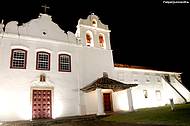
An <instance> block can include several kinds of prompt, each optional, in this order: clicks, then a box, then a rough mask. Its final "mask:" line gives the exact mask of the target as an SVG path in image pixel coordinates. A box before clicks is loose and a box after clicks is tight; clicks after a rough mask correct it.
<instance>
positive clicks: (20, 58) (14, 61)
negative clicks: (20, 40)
mask: <svg viewBox="0 0 190 126" xmlns="http://www.w3.org/2000/svg"><path fill="white" fill-rule="evenodd" d="M26 59H27V51H26V50H24V49H12V51H11V63H10V68H14V69H26Z"/></svg>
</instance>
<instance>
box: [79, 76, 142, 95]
mask: <svg viewBox="0 0 190 126" xmlns="http://www.w3.org/2000/svg"><path fill="white" fill-rule="evenodd" d="M137 85H138V84H125V83H123V82H120V81H117V80H114V79H111V78H108V77H107V76H103V77H101V78H98V79H96V80H95V81H93V82H91V83H90V84H89V85H87V86H85V87H83V88H81V89H80V90H82V91H84V92H86V93H87V92H90V91H94V90H96V88H101V89H112V90H113V91H114V92H115V91H121V90H125V89H127V88H130V87H134V86H137Z"/></svg>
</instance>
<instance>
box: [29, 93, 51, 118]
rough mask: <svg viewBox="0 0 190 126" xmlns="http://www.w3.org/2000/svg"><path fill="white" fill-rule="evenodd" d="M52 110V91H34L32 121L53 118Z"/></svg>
mask: <svg viewBox="0 0 190 126" xmlns="http://www.w3.org/2000/svg"><path fill="white" fill-rule="evenodd" d="M51 109H52V108H51V90H33V96H32V119H49V118H51V117H52V112H51Z"/></svg>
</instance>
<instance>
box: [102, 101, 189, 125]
mask: <svg viewBox="0 0 190 126" xmlns="http://www.w3.org/2000/svg"><path fill="white" fill-rule="evenodd" d="M103 120H105V121H115V122H128V123H138V124H163V125H171V126H190V104H181V105H175V110H174V111H171V108H170V106H164V107H157V108H147V109H138V110H136V111H135V112H122V113H116V114H113V115H111V116H108V117H105V118H103Z"/></svg>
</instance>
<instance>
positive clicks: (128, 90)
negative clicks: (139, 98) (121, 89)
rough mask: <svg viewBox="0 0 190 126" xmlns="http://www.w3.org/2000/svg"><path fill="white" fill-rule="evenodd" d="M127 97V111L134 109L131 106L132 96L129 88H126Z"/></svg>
mask: <svg viewBox="0 0 190 126" xmlns="http://www.w3.org/2000/svg"><path fill="white" fill-rule="evenodd" d="M127 99H128V106H129V111H134V108H133V98H132V94H131V88H128V89H127Z"/></svg>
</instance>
